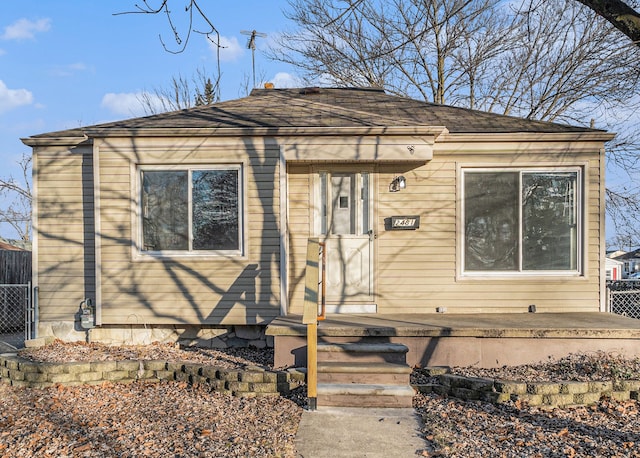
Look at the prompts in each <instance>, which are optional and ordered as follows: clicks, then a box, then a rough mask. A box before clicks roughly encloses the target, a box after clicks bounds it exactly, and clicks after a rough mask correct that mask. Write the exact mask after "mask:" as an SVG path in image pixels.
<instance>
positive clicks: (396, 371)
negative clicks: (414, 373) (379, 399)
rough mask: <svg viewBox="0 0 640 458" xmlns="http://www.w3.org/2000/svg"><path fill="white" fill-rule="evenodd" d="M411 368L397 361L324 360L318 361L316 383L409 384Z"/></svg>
mask: <svg viewBox="0 0 640 458" xmlns="http://www.w3.org/2000/svg"><path fill="white" fill-rule="evenodd" d="M410 375H411V368H410V367H409V366H407V365H406V364H399V363H367V362H360V361H356V362H346V363H345V362H341V361H325V362H320V363H318V383H341V384H345V383H351V384H353V383H357V384H364V385H366V384H372V383H373V384H376V385H405V386H406V385H409V383H410Z"/></svg>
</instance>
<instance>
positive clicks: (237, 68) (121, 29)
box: [0, 0, 295, 237]
mask: <svg viewBox="0 0 640 458" xmlns="http://www.w3.org/2000/svg"><path fill="white" fill-rule="evenodd" d="M136 3H142V2H141V0H115V1H114V0H110V1H99V2H93V1H87V0H66V1H61V0H58V1H42V0H20V1H7V0H3V1H1V2H0V175H1V176H3V177H6V176H8V175H9V174H13V175H14V176H16V175H17V174H19V169H18V168H17V166H16V161H18V160H19V159H20V157H21V155H22V154H23V153H25V152H26V153H30V151H31V149H30V148H28V147H27V146H25V145H23V144H22V142H21V141H20V138H21V137H27V136H30V135H34V134H38V133H43V132H51V131H56V130H61V129H67V128H72V127H78V126H80V125H91V124H97V123H102V122H108V121H113V120H117V119H124V118H129V117H133V116H138V115H143V114H144V113H143V111H142V108H141V105H140V102H139V101H138V100H137V97H136V94H138V93H140V92H142V91H145V90H146V91H149V92H153V90H154V89H156V88H168V87H169V86H170V81H171V78H172V77H173V76H178V75H182V76H183V77H185V78H187V79H189V80H190V79H191V78H192V76H193V75H195V73H196V72H197V70H198V69H204V70H206V71H207V72H209V73H211V74H212V75H213V74H214V72H215V71H216V60H215V53H214V49H213V48H212V46H211V45H210V43H209V42H208V41H207V40H206V38H205V37H204V36H202V35H198V34H192V35H191V38H190V42H189V45H188V47H187V48H186V50H185V51H184V52H183V53H181V54H171V53H168V52H166V51H165V50H164V49H163V47H162V44H161V42H160V38H159V35H161V36H162V39H163V40H164V41H165V43H167V45H169V47H170V48H171V49H177V46H176V45H175V44H174V41H173V35H172V32H171V29H170V28H169V26H168V24H167V21H166V18H165V16H164V15H157V16H151V15H143V14H130V15H114V13H119V12H124V11H133V10H135V4H136ZM172 3H173V5H174V8H173V10H174V15H173V16H174V19H175V20H176V24H177V26H178V28H179V29H180V30H183V31H184V30H185V25H186V23H185V19H186V16H185V14H184V13H183V12H182V5H183V4H185V3H187V2H186V1H182V0H173V2H172ZM149 4H150V5H159V4H160V1H159V0H150V1H149ZM201 4H202V7H203V8H204V7H206V8H208V9H207V10H206V12H207V14H208V15H209V17H210V19H211V20H212V22H213V23H214V25H215V26H216V27H217V28H218V30H219V32H220V34H221V36H222V40H223V43H224V44H225V45H226V48H224V49H222V50H221V70H222V84H221V90H222V99H223V100H226V99H233V98H237V97H240V96H244V95H245V94H244V93H243V92H242V86H243V85H242V81H246V80H247V78H248V79H249V81H250V80H251V75H252V73H251V51H250V50H249V49H246V44H247V36H245V35H242V34H241V33H240V31H241V30H254V29H255V30H257V31H258V32H263V33H266V34H267V37H266V38H264V39H258V41H257V49H256V54H255V57H256V73H257V74H258V75H264V76H265V77H266V79H267V80H269V81H273V82H274V83H275V84H276V87H286V86H288V85H294V84H295V83H294V82H293V80H292V74H293V71H292V69H291V68H289V67H287V66H286V65H285V64H281V63H275V62H271V61H269V60H267V59H266V58H265V57H264V56H263V55H262V53H261V49H264V48H265V47H266V45H267V44H268V41H269V40H271V39H273V38H274V37H275V36H276V34H277V33H278V32H280V31H282V30H284V29H286V28H287V27H288V21H287V20H286V19H285V17H284V15H283V13H282V10H283V9H285V8H286V7H287V6H288V5H287V2H286V0H275V1H274V0H269V1H264V0H262V1H257V0H242V2H229V1H211V0H205V1H202V2H201ZM196 25H197V26H201V27H198V28H200V29H201V30H202V29H204V25H203V23H202V22H199V23H198V24H196ZM0 236H5V237H12V236H13V234H11V233H10V231H8V230H7V228H4V227H1V226H0Z"/></svg>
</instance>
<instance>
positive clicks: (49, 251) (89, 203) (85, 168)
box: [33, 145, 95, 322]
mask: <svg viewBox="0 0 640 458" xmlns="http://www.w3.org/2000/svg"><path fill="white" fill-rule="evenodd" d="M34 153H35V154H34V158H33V165H34V182H35V186H34V189H36V193H37V194H36V198H37V204H36V206H35V213H36V214H35V217H36V224H35V226H34V236H35V237H36V239H37V242H36V243H37V250H36V256H37V263H36V266H37V267H36V278H37V286H38V301H39V306H40V320H41V321H43V322H46V321H57V320H60V321H68V320H69V319H70V317H71V318H72V317H73V316H74V315H75V313H76V312H77V311H78V308H79V306H80V302H81V301H82V300H83V299H85V298H87V297H89V298H95V280H94V278H95V276H94V275H95V256H94V252H95V250H94V238H93V233H94V225H93V181H92V179H91V176H92V148H91V146H90V145H86V146H85V145H82V146H76V147H73V148H71V149H70V148H65V147H57V148H56V147H50V148H47V149H44V148H36V149H35V151H34Z"/></svg>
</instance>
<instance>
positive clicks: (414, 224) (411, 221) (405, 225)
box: [390, 215, 420, 231]
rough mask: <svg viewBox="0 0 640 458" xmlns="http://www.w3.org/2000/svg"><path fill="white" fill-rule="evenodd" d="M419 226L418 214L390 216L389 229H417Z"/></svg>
mask: <svg viewBox="0 0 640 458" xmlns="http://www.w3.org/2000/svg"><path fill="white" fill-rule="evenodd" d="M419 227H420V215H412V216H392V217H391V228H390V229H391V230H392V231H401V230H411V229H418V228H419Z"/></svg>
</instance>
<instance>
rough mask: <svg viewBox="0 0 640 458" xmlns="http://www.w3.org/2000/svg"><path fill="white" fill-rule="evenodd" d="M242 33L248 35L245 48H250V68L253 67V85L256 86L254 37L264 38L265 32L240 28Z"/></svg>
mask: <svg viewBox="0 0 640 458" xmlns="http://www.w3.org/2000/svg"><path fill="white" fill-rule="evenodd" d="M240 33H241V34H242V35H248V36H249V39H248V40H247V49H250V50H251V68H252V69H253V87H256V38H258V37H260V38H266V37H267V34H266V33H261V32H256V31H255V29H254V30H241V31H240Z"/></svg>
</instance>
